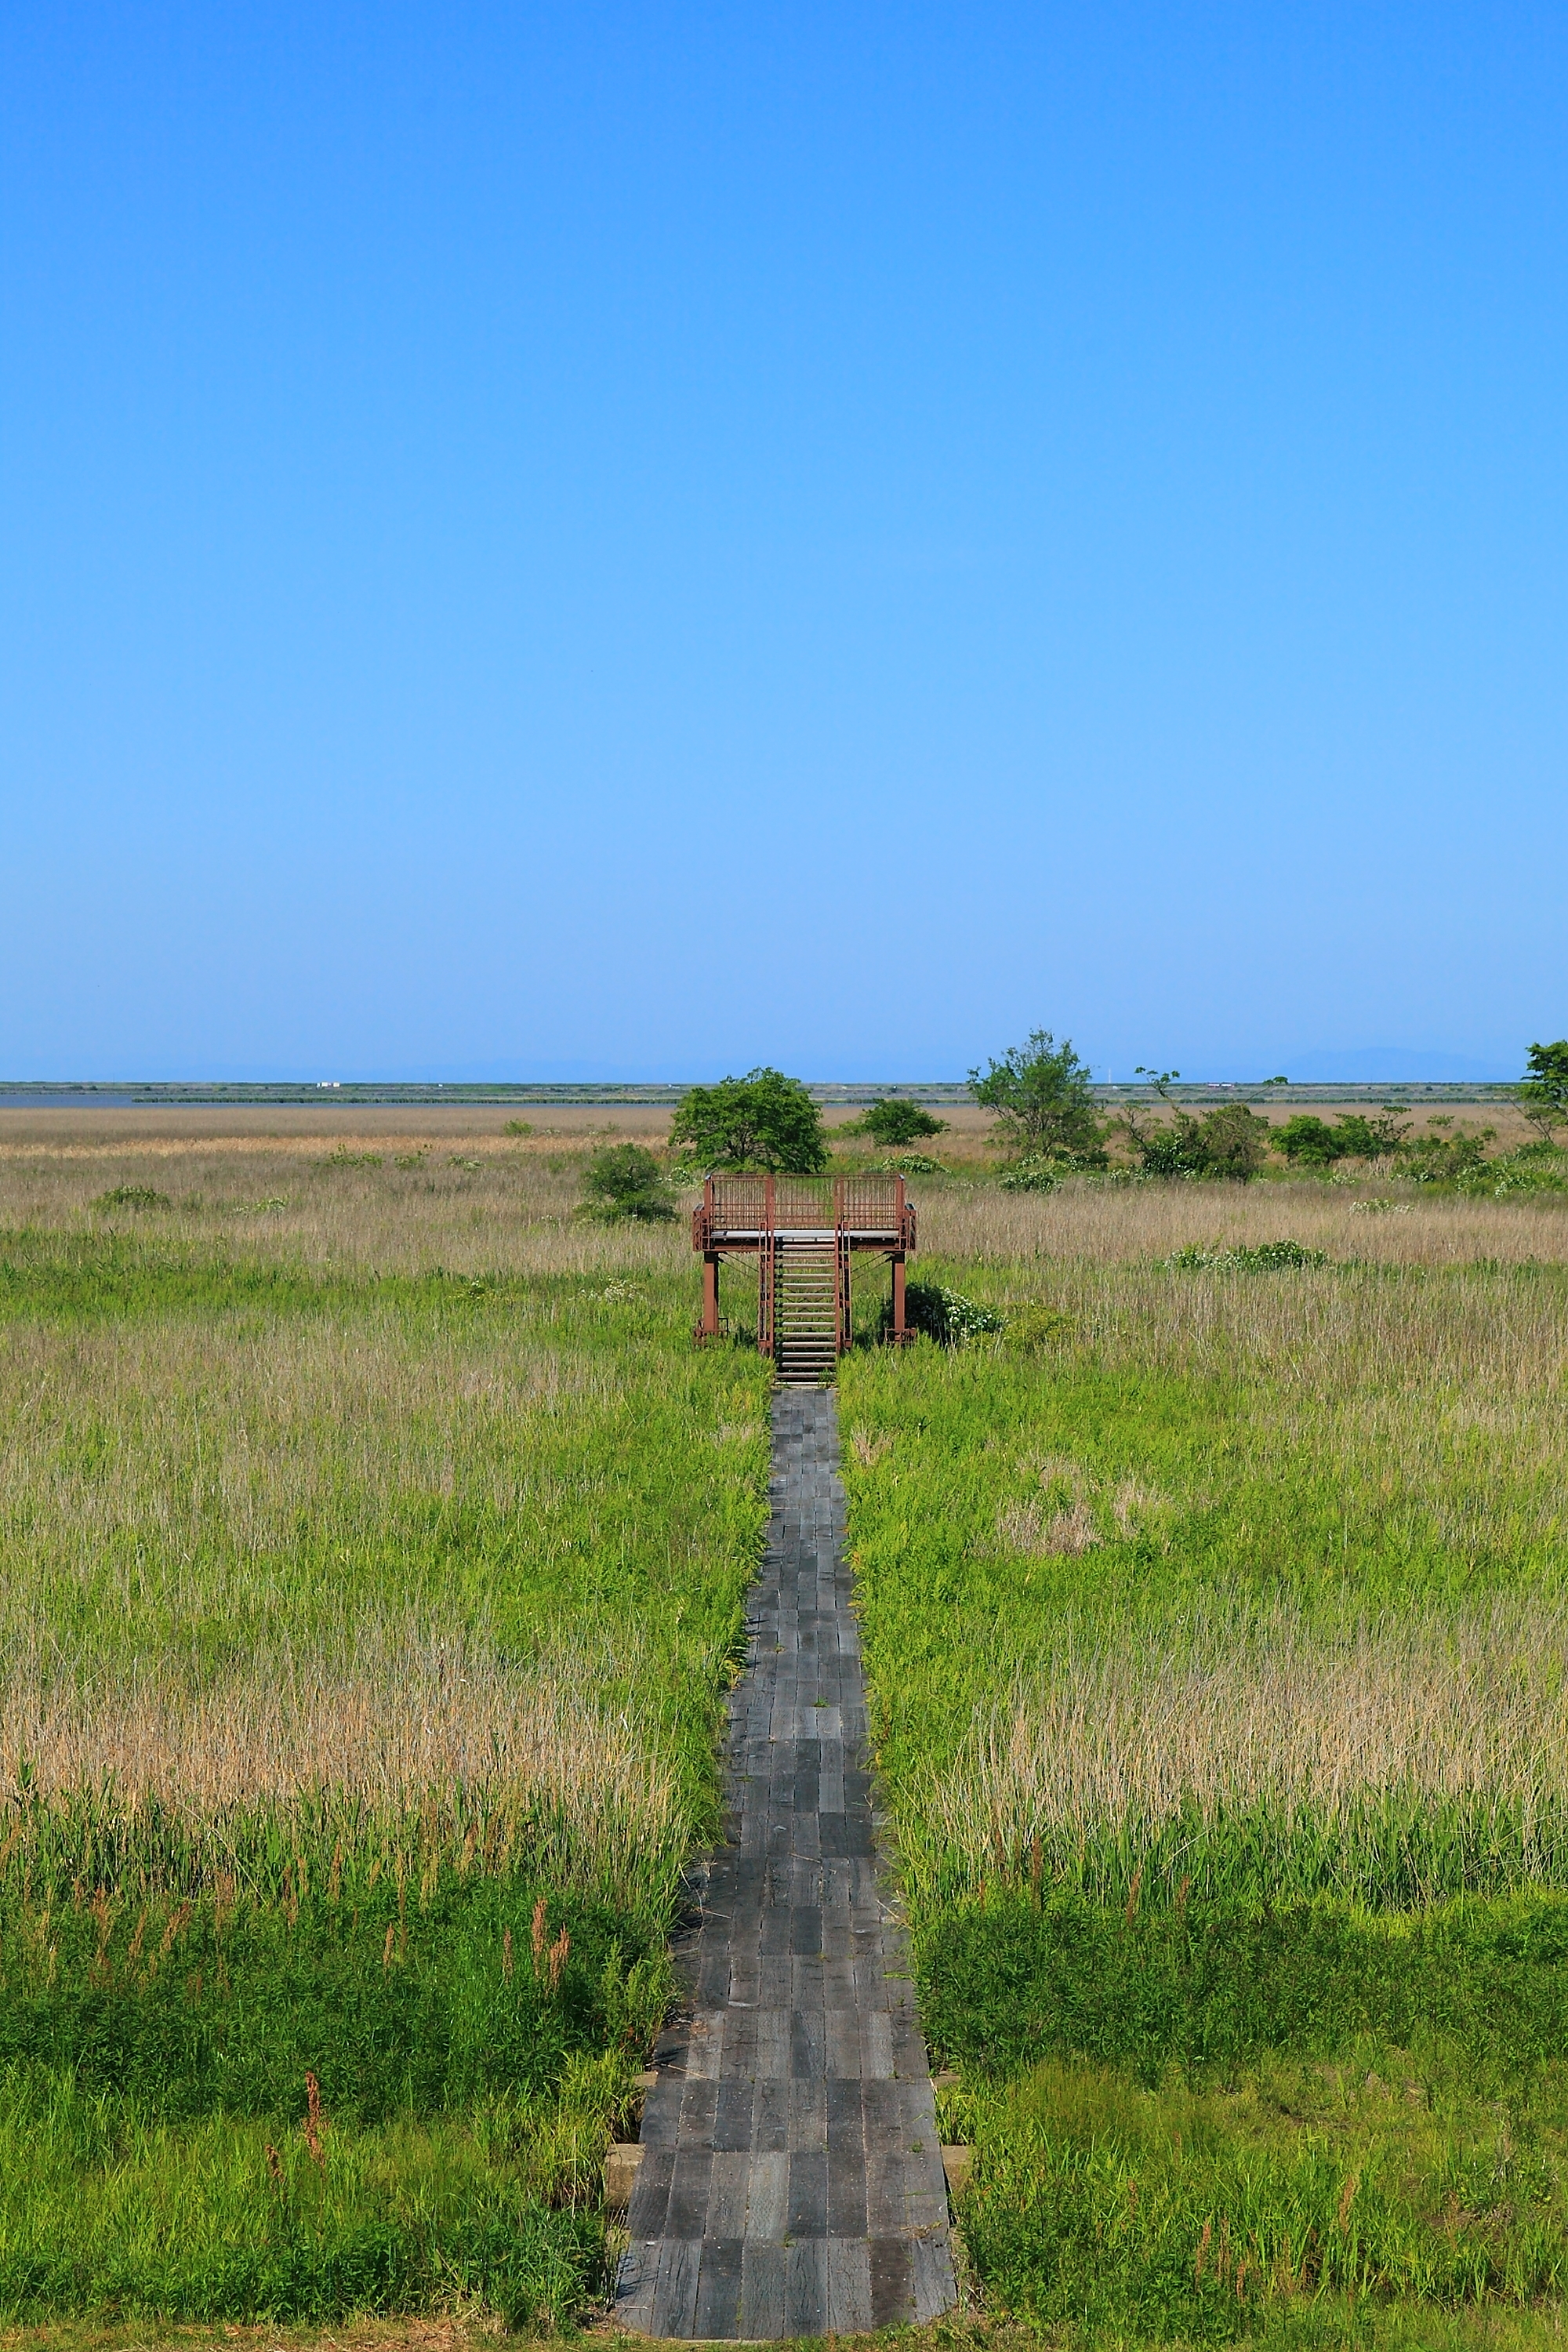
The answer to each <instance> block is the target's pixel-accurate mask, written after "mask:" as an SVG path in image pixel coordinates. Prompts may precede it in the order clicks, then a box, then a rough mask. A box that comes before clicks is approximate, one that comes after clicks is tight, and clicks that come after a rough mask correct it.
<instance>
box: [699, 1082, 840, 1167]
mask: <svg viewBox="0 0 1568 2352" xmlns="http://www.w3.org/2000/svg"><path fill="white" fill-rule="evenodd" d="M669 1137H670V1141H671V1142H672V1143H679V1144H684V1145H685V1146H686V1148H687V1149H688V1150H689V1151H691V1152H692V1153H693V1154H694V1155H695V1157H696V1158H697V1159H698V1160H700V1161H701V1163H702V1165H703V1166H704V1167H705V1168H761V1169H765V1170H766V1171H768V1172H769V1173H771V1174H773V1175H788V1176H815V1175H817V1174H818V1173H819V1172H820V1171H821V1170H823V1169H824V1168H826V1165H827V1136H826V1130H825V1129H824V1128H823V1124H822V1113H821V1112H820V1111H819V1110H818V1109H817V1107H816V1104H815V1103H814V1102H813V1101H812V1099H811V1097H810V1095H809V1094H808V1093H807V1092H806V1089H805V1086H804V1085H803V1084H802V1082H801V1080H800V1079H799V1078H786V1077H785V1076H784V1072H783V1071H782V1070H772V1069H766V1068H763V1069H759V1070H748V1071H747V1073H746V1075H745V1076H744V1077H743V1078H721V1080H720V1082H719V1084H718V1085H717V1086H716V1087H692V1088H691V1090H690V1092H689V1094H687V1095H685V1096H684V1097H682V1099H681V1102H680V1105H679V1108H678V1109H677V1111H676V1114H675V1120H674V1124H673V1125H672V1126H671V1128H670V1130H669Z"/></svg>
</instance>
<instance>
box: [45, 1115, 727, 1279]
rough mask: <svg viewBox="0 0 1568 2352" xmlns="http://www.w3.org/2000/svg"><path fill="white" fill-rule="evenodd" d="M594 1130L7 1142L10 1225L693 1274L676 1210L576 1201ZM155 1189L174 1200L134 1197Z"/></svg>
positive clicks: (379, 1257)
mask: <svg viewBox="0 0 1568 2352" xmlns="http://www.w3.org/2000/svg"><path fill="white" fill-rule="evenodd" d="M591 1143H592V1139H591V1138H584V1137H575V1136H574V1137H566V1138H561V1139H523V1140H521V1141H519V1140H513V1139H509V1138H502V1139H497V1138H496V1137H495V1136H493V1135H480V1136H477V1137H454V1138H448V1137H443V1138H441V1139H439V1140H437V1141H432V1140H431V1139H430V1138H429V1137H428V1136H419V1135H406V1136H397V1135H392V1136H386V1135H381V1134H375V1135H369V1136H360V1135H343V1136H340V1137H337V1138H336V1139H332V1140H331V1141H330V1142H329V1141H327V1140H326V1139H318V1138H316V1137H313V1136H310V1137H297V1136H294V1137H289V1136H278V1137H271V1138H268V1139H266V1140H265V1141H262V1140H257V1139H250V1138H229V1139H224V1138H212V1137H199V1138H194V1139H184V1138H180V1139H170V1140H168V1141H166V1142H165V1141H159V1140H157V1139H138V1140H135V1141H132V1142H126V1143H118V1142H116V1141H114V1140H113V1139H112V1137H111V1136H110V1137H106V1138H105V1139H103V1140H91V1141H86V1140H84V1141H79V1142H76V1143H71V1144H58V1143H54V1142H49V1143H44V1144H26V1145H17V1144H12V1145H11V1146H10V1147H9V1148H8V1149H7V1148H4V1146H3V1145H0V1233H5V1232H10V1233H12V1234H24V1233H27V1232H31V1231H47V1232H50V1233H53V1234H61V1235H66V1234H72V1235H79V1236H80V1237H82V1238H83V1239H88V1238H93V1239H98V1240H100V1241H101V1240H104V1239H109V1238H120V1239H122V1240H127V1241H131V1242H133V1243H136V1244H150V1245H152V1246H154V1247H156V1248H158V1249H161V1250H163V1251H166V1252H171V1253H174V1252H177V1253H179V1254H180V1255H186V1256H188V1255H202V1256H211V1257H216V1258H219V1259H222V1258H224V1257H252V1258H254V1257H262V1258H266V1259H273V1260H282V1261H286V1262H289V1263H294V1264H297V1265H302V1266H310V1267H315V1268H318V1269H326V1268H341V1269H353V1270H363V1271H373V1272H376V1273H381V1274H404V1275H416V1274H420V1273H424V1272H426V1271H428V1270H429V1269H430V1268H432V1267H437V1266H438V1267H442V1268H445V1269H446V1270H447V1271H448V1272H451V1273H458V1274H477V1275H489V1274H511V1275H523V1276H527V1275H543V1276H550V1275H574V1276H591V1275H594V1274H596V1273H611V1274H616V1273H618V1274H622V1275H625V1274H626V1273H627V1272H628V1271H635V1272H638V1273H643V1272H652V1271H654V1270H658V1271H662V1272H664V1273H666V1274H668V1273H669V1272H671V1271H672V1270H673V1269H674V1268H675V1267H676V1266H679V1267H680V1268H681V1269H682V1271H684V1270H685V1263H686V1258H687V1257H689V1241H688V1238H687V1236H686V1234H685V1233H684V1232H683V1230H682V1229H681V1226H680V1225H679V1223H676V1224H674V1225H668V1224H651V1225H645V1226H634V1227H626V1226H621V1227H616V1228H613V1229H612V1228H608V1227H605V1226H604V1225H602V1224H595V1223H592V1222H591V1221H587V1220H584V1218H582V1217H580V1216H578V1215H577V1214H576V1213H575V1212H576V1207H577V1202H578V1197H579V1193H580V1191H581V1177H582V1167H583V1162H584V1157H585V1154H586V1151H587V1150H588V1149H589V1148H591ZM147 1192H151V1193H154V1194H157V1195H159V1196H161V1197H160V1198H159V1199H157V1200H155V1201H153V1202H146V1201H138V1200H135V1199H129V1198H126V1197H123V1196H125V1195H127V1194H135V1193H147ZM117 1194H119V1195H121V1198H119V1199H116V1198H115V1197H114V1196H115V1195H117Z"/></svg>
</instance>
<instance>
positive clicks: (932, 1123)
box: [861, 1096, 947, 1143]
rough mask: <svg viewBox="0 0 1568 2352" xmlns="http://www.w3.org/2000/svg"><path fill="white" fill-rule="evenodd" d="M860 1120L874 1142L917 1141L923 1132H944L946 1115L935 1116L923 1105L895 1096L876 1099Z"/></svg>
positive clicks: (938, 1133)
mask: <svg viewBox="0 0 1568 2352" xmlns="http://www.w3.org/2000/svg"><path fill="white" fill-rule="evenodd" d="M861 1124H862V1125H863V1126H864V1128H865V1129H866V1132H867V1134H868V1136H870V1138H871V1139H872V1141H873V1142H875V1143H915V1142H918V1141H919V1139H920V1138H921V1136H925V1135H941V1134H942V1132H943V1130H944V1129H945V1128H946V1126H947V1121H946V1119H945V1118H932V1117H931V1112H930V1111H929V1110H927V1109H926V1108H924V1106H923V1105H922V1104H921V1103H917V1102H905V1101H903V1100H901V1099H900V1097H897V1096H893V1097H889V1100H887V1101H886V1102H874V1103H873V1104H872V1105H871V1108H870V1109H869V1110H868V1112H867V1113H866V1116H865V1118H864V1119H863V1120H862V1122H861Z"/></svg>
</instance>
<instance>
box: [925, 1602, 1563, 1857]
mask: <svg viewBox="0 0 1568 2352" xmlns="http://www.w3.org/2000/svg"><path fill="white" fill-rule="evenodd" d="M1042 1652H1043V1654H1042V1655H1041V1656H1040V1658H1039V1660H1038V1663H1037V1666H1036V1668H1035V1669H1034V1671H1033V1673H1032V1675H1030V1677H1029V1678H1028V1679H1027V1680H1026V1681H1021V1682H1020V1683H1019V1684H1017V1685H1016V1686H1015V1688H1014V1689H1013V1690H1012V1691H1011V1692H1010V1693H1009V1694H1008V1695H1007V1696H1006V1698H1005V1700H1002V1701H999V1702H998V1703H997V1704H996V1705H995V1706H994V1707H993V1709H992V1710H991V1711H990V1712H989V1713H988V1714H985V1715H983V1716H981V1717H979V1718H978V1719H977V1721H976V1722H975V1724H974V1727H973V1730H972V1732H971V1734H970V1736H969V1738H968V1739H967V1740H966V1741H965V1743H964V1746H963V1749H962V1750H961V1752H960V1754H959V1756H958V1758H957V1759H955V1762H954V1765H953V1767H952V1769H951V1770H947V1771H942V1772H937V1771H929V1772H928V1773H926V1774H925V1775H924V1776H923V1777H922V1776H921V1775H920V1774H918V1773H915V1774H911V1776H910V1781H909V1783H908V1784H907V1785H906V1786H905V1788H904V1790H903V1791H902V1798H903V1808H904V1822H905V1834H904V1854H905V1861H906V1867H907V1868H908V1869H909V1870H910V1874H911V1876H912V1877H913V1878H914V1880H915V1881H916V1882H918V1883H919V1884H921V1885H922V1886H923V1885H924V1884H925V1881H926V1877H927V1875H928V1874H934V1875H935V1876H936V1877H937V1879H938V1880H939V1881H940V1880H941V1879H942V1878H943V1877H945V1879H946V1881H947V1883H948V1884H949V1885H958V1886H973V1885H978V1884H980V1883H982V1882H984V1880H985V1879H986V1877H987V1876H988V1874H998V1875H1001V1876H1003V1877H1011V1878H1013V1879H1014V1880H1015V1881H1016V1882H1017V1883H1026V1882H1030V1881H1038V1880H1039V1879H1040V1878H1042V1876H1043V1878H1044V1880H1045V1882H1046V1883H1047V1884H1055V1885H1060V1884H1067V1883H1070V1884H1072V1885H1078V1886H1080V1887H1082V1888H1085V1889H1086V1890H1088V1891H1090V1892H1092V1893H1093V1894H1095V1895H1097V1896H1099V1897H1100V1898H1101V1899H1104V1900H1109V1901H1115V1902H1125V1901H1126V1900H1127V1898H1128V1894H1129V1890H1130V1889H1131V1886H1132V1885H1133V1882H1134V1880H1137V1881H1138V1883H1139V1885H1140V1889H1141V1893H1142V1899H1143V1900H1145V1901H1156V1902H1157V1901H1169V1900H1171V1899H1173V1895H1175V1893H1176V1892H1178V1891H1179V1890H1182V1889H1186V1890H1188V1891H1194V1890H1195V1891H1196V1893H1197V1894H1198V1895H1215V1894H1223V1893H1236V1892H1246V1893H1248V1894H1251V1895H1255V1896H1257V1897H1258V1898H1259V1899H1271V1900H1274V1901H1284V1900H1289V1899H1292V1898H1298V1899H1300V1898H1303V1897H1308V1896H1312V1895H1321V1894H1324V1893H1330V1894H1333V1893H1339V1894H1347V1895H1351V1896H1352V1897H1361V1896H1364V1895H1368V1894H1371V1895H1373V1897H1374V1899H1377V1900H1380V1901H1383V1902H1394V1903H1405V1904H1410V1903H1421V1902H1432V1901H1437V1900H1442V1899H1445V1898H1447V1897H1449V1896H1451V1895H1457V1894H1460V1893H1463V1892H1465V1891H1466V1890H1467V1889H1468V1888H1470V1887H1472V1886H1475V1885H1482V1886H1484V1887H1486V1888H1488V1889H1489V1890H1495V1889H1497V1888H1498V1887H1499V1886H1500V1885H1513V1886H1530V1885H1552V1886H1559V1887H1568V1605H1565V1604H1564V1602H1563V1601H1562V1600H1561V1599H1556V1600H1553V1601H1533V1602H1525V1601H1522V1600H1521V1598H1520V1597H1518V1596H1515V1595H1493V1596H1492V1597H1491V1598H1490V1599H1489V1601H1487V1602H1486V1603H1485V1604H1483V1605H1482V1606H1481V1607H1479V1608H1472V1609H1468V1610H1461V1611H1458V1612H1453V1613H1449V1612H1438V1611H1436V1610H1433V1609H1432V1608H1430V1607H1426V1608H1421V1609H1417V1610H1415V1611H1412V1612H1384V1613H1383V1614H1382V1615H1380V1616H1379V1617H1376V1618H1372V1619H1368V1618H1361V1619H1359V1620H1352V1622H1349V1623H1346V1624H1344V1625H1342V1626H1341V1627H1339V1628H1337V1629H1336V1628H1332V1627H1331V1626H1329V1625H1327V1624H1325V1623H1324V1622H1323V1620H1322V1617H1321V1615H1319V1616H1316V1617H1309V1616H1307V1615H1306V1614H1305V1613H1304V1612H1301V1611H1300V1609H1299V1608H1294V1607H1291V1606H1289V1605H1281V1604H1279V1603H1278V1602H1276V1603H1274V1604H1272V1605H1259V1604H1258V1601H1256V1599H1254V1598H1253V1597H1251V1596H1249V1595H1247V1594H1245V1593H1242V1594H1235V1595H1231V1596H1228V1597H1227V1596H1224V1595H1221V1594H1216V1593H1207V1594H1205V1595H1203V1596H1202V1597H1201V1599H1200V1600H1199V1601H1197V1602H1196V1603H1195V1604H1194V1607H1193V1609H1192V1610H1191V1611H1190V1612H1184V1613H1183V1614H1181V1615H1177V1616H1173V1617H1172V1618H1171V1619H1170V1620H1169V1621H1168V1622H1165V1623H1164V1624H1163V1625H1162V1624H1161V1622H1159V1619H1158V1616H1157V1615H1156V1614H1155V1612H1152V1611H1150V1612H1143V1613H1142V1615H1134V1614H1132V1613H1131V1612H1127V1611H1125V1610H1122V1611H1121V1612H1117V1613H1116V1614H1114V1615H1112V1616H1110V1617H1109V1618H1107V1617H1098V1618H1097V1617H1090V1618H1089V1619H1087V1620H1086V1619H1084V1618H1082V1617H1075V1615H1074V1614H1073V1613H1072V1612H1063V1614H1062V1615H1061V1617H1060V1618H1059V1619H1058V1620H1057V1621H1056V1622H1053V1623H1052V1624H1051V1626H1050V1628H1049V1630H1048V1633H1047V1636H1046V1641H1045V1642H1044V1643H1042Z"/></svg>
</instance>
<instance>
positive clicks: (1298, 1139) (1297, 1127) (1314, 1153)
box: [1271, 1111, 1345, 1168]
mask: <svg viewBox="0 0 1568 2352" xmlns="http://www.w3.org/2000/svg"><path fill="white" fill-rule="evenodd" d="M1271 1140H1272V1142H1273V1145H1274V1149H1275V1150H1276V1151H1277V1152H1279V1156H1280V1158H1281V1159H1282V1160H1289V1161H1290V1162H1291V1164H1292V1166H1298V1165H1299V1166H1300V1167H1304V1168H1329V1167H1331V1166H1332V1165H1333V1163H1334V1161H1335V1160H1342V1159H1343V1158H1344V1156H1345V1150H1344V1145H1343V1144H1342V1141H1341V1139H1340V1138H1339V1136H1338V1135H1337V1134H1336V1133H1335V1131H1334V1129H1332V1128H1331V1126H1330V1125H1329V1123H1328V1120H1327V1119H1325V1118H1314V1117H1313V1116H1312V1114H1311V1113H1310V1111H1298V1112H1297V1114H1296V1116H1295V1118H1288V1119H1287V1120H1286V1121H1285V1124H1284V1125H1283V1127H1278V1128H1276V1129H1275V1130H1274V1134H1273V1137H1272V1139H1271Z"/></svg>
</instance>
